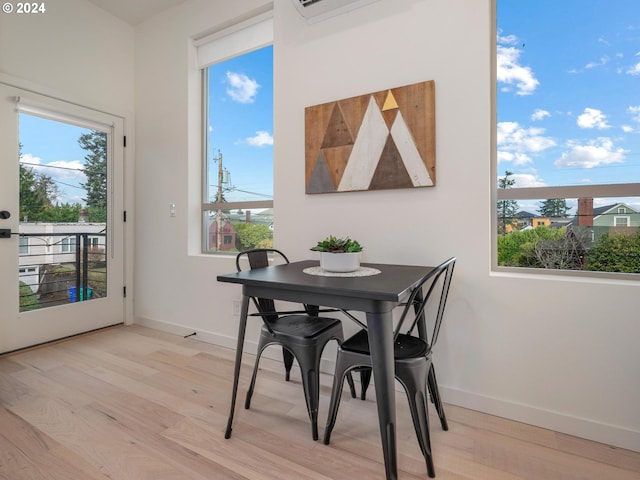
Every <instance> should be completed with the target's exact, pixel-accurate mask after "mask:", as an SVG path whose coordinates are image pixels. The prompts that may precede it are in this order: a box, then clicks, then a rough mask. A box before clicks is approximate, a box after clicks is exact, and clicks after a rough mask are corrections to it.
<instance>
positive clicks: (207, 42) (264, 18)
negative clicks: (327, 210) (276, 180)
mask: <svg viewBox="0 0 640 480" xmlns="http://www.w3.org/2000/svg"><path fill="white" fill-rule="evenodd" d="M272 8H273V7H272V5H267V6H265V7H264V8H263V9H262V11H258V12H256V15H255V16H254V17H251V18H248V19H244V20H240V21H238V22H236V23H234V24H233V25H231V26H225V27H223V28H221V29H219V30H216V31H213V32H212V33H209V34H207V35H206V36H202V37H200V38H196V39H195V40H194V45H195V47H196V62H197V65H198V69H200V71H201V72H202V73H201V85H202V87H201V104H202V134H201V135H202V185H201V188H202V192H201V199H202V204H201V222H200V223H201V242H200V245H201V246H200V250H201V253H203V254H214V255H228V254H229V253H228V252H225V251H222V250H216V251H210V250H207V249H206V248H205V246H206V245H207V243H208V236H209V232H208V228H207V222H206V219H207V217H208V215H209V212H212V211H217V210H222V209H224V210H248V209H266V208H271V209H273V200H256V201H239V202H225V203H219V202H210V201H208V198H207V192H208V186H207V183H208V178H209V162H208V160H209V159H208V158H207V152H208V151H209V148H208V143H207V142H208V132H207V130H208V124H207V123H208V122H207V121H206V120H207V119H208V118H209V111H208V110H209V109H208V104H209V102H208V84H209V79H208V67H209V66H211V65H213V64H214V63H218V62H222V61H224V60H226V59H230V58H233V57H236V56H240V55H243V54H246V53H249V52H251V51H254V50H257V49H259V48H263V47H266V46H268V45H273V10H272ZM227 25H228V24H227ZM236 253H237V252H233V254H234V255H235V254H236Z"/></svg>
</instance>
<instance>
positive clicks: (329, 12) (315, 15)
mask: <svg viewBox="0 0 640 480" xmlns="http://www.w3.org/2000/svg"><path fill="white" fill-rule="evenodd" d="M377 1H378V0H293V4H294V5H295V6H296V8H297V9H298V12H300V15H302V16H303V17H304V18H306V19H307V22H309V23H316V22H319V21H321V20H324V19H326V18H329V17H334V16H336V15H340V14H342V13H345V12H348V11H349V10H354V9H356V8H360V7H364V6H365V5H368V4H370V3H373V2H377Z"/></svg>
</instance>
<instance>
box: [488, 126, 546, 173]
mask: <svg viewBox="0 0 640 480" xmlns="http://www.w3.org/2000/svg"><path fill="white" fill-rule="evenodd" d="M544 133H545V129H544V128H523V127H521V126H520V124H519V123H517V122H499V123H498V128H497V141H498V161H510V162H514V163H515V164H516V165H523V164H525V163H530V162H531V157H530V156H529V154H535V153H539V152H542V151H543V150H546V149H548V148H551V147H553V146H555V145H556V142H555V141H554V140H553V139H552V138H549V137H546V136H544V135H543V134H544Z"/></svg>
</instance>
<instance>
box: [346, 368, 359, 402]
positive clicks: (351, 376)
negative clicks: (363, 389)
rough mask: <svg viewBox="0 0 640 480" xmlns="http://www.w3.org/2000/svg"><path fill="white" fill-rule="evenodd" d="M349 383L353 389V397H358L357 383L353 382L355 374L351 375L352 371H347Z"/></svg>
mask: <svg viewBox="0 0 640 480" xmlns="http://www.w3.org/2000/svg"><path fill="white" fill-rule="evenodd" d="M347 383H348V384H349V390H350V391H351V398H356V397H357V394H356V385H355V383H353V375H351V372H349V373H347Z"/></svg>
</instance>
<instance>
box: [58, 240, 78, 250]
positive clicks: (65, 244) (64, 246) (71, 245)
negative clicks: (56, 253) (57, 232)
mask: <svg viewBox="0 0 640 480" xmlns="http://www.w3.org/2000/svg"><path fill="white" fill-rule="evenodd" d="M60 246H61V247H60V251H61V252H62V253H75V251H76V237H64V238H63V239H62V240H61V241H60Z"/></svg>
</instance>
